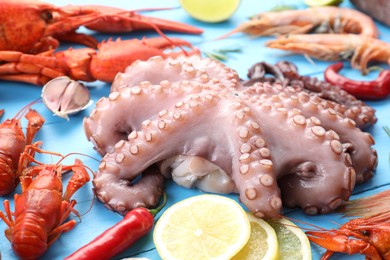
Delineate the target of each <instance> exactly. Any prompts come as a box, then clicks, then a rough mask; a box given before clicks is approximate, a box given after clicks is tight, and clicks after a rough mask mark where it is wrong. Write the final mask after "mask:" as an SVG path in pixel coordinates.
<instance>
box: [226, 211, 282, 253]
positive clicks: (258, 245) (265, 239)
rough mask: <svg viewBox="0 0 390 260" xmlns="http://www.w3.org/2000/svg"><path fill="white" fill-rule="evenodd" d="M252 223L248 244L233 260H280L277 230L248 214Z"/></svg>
mask: <svg viewBox="0 0 390 260" xmlns="http://www.w3.org/2000/svg"><path fill="white" fill-rule="evenodd" d="M247 215H248V219H249V222H250V223H251V235H250V237H249V240H248V242H247V243H246V245H245V246H244V248H242V249H241V251H240V252H238V254H237V255H235V256H234V257H233V258H232V260H242V259H246V260H254V259H263V260H265V259H278V253H279V251H278V239H277V237H276V233H275V230H274V229H273V228H272V227H271V226H270V225H269V224H268V223H267V222H266V221H265V220H263V219H259V218H256V217H255V216H253V214H251V213H247Z"/></svg>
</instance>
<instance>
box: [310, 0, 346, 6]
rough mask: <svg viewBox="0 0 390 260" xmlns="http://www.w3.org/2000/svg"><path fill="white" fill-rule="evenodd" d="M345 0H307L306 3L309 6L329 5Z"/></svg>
mask: <svg viewBox="0 0 390 260" xmlns="http://www.w3.org/2000/svg"><path fill="white" fill-rule="evenodd" d="M342 2H343V0H305V1H304V3H305V4H306V5H308V6H327V5H339V4H341V3H342Z"/></svg>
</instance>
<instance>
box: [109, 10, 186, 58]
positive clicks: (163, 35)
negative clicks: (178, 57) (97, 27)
mask: <svg viewBox="0 0 390 260" xmlns="http://www.w3.org/2000/svg"><path fill="white" fill-rule="evenodd" d="M131 12H133V11H131ZM126 13H128V11H123V12H118V13H117V15H121V14H126ZM122 18H126V19H127V20H129V21H131V22H134V21H136V20H135V19H133V18H131V17H122ZM136 22H138V23H144V24H146V25H149V26H150V27H152V28H153V29H154V30H155V31H156V32H157V33H158V34H159V35H160V36H161V37H163V38H164V39H165V40H167V41H168V42H170V43H171V44H172V45H173V46H176V47H178V48H179V49H180V50H181V51H182V52H183V53H184V55H185V56H188V52H187V51H186V50H185V49H184V48H183V47H182V46H180V45H177V44H176V43H174V42H173V41H172V40H171V39H170V38H169V37H168V36H167V35H166V34H165V33H163V32H162V31H161V30H160V28H158V26H157V25H155V24H154V23H152V22H150V21H148V18H147V17H144V20H137V21H136Z"/></svg>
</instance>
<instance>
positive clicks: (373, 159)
mask: <svg viewBox="0 0 390 260" xmlns="http://www.w3.org/2000/svg"><path fill="white" fill-rule="evenodd" d="M245 92H248V93H252V95H253V94H256V95H260V94H261V93H265V94H267V95H260V97H259V98H260V99H261V102H263V103H264V102H267V103H269V104H271V103H274V102H275V101H276V100H277V101H278V102H280V103H282V104H283V107H284V108H286V109H287V110H292V109H299V110H300V111H301V112H302V114H303V115H304V116H306V117H316V118H318V119H319V120H320V121H321V124H322V126H323V127H324V128H325V129H327V130H333V131H335V132H336V133H337V135H339V137H340V141H341V142H342V143H343V144H344V146H345V149H346V152H348V153H349V154H350V156H351V159H352V165H353V167H354V169H355V172H356V182H357V183H363V182H366V181H368V180H369V179H370V178H371V177H372V176H373V174H374V171H375V169H376V167H377V164H378V161H377V153H376V150H375V149H373V148H372V147H371V146H372V145H374V144H375V141H374V139H373V137H372V136H371V134H369V133H366V132H363V131H361V130H360V129H359V128H357V127H356V123H355V122H354V121H353V120H351V119H350V118H346V117H344V116H343V115H341V114H339V113H337V112H336V111H335V110H334V106H333V104H332V103H331V102H329V101H327V100H323V99H321V98H319V97H317V96H311V95H308V94H307V93H306V92H298V91H296V90H295V89H294V88H292V87H287V88H285V87H282V86H281V85H277V84H274V85H270V84H269V83H263V84H262V83H257V84H255V85H254V86H252V87H248V88H247V89H246V90H245Z"/></svg>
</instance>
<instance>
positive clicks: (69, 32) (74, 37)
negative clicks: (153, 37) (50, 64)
mask: <svg viewBox="0 0 390 260" xmlns="http://www.w3.org/2000/svg"><path fill="white" fill-rule="evenodd" d="M20 14H23V15H20ZM0 24H1V33H0V50H14V51H20V52H23V53H39V52H42V51H47V50H50V49H55V48H57V47H58V45H59V40H64V41H71V42H77V43H81V44H83V45H86V46H89V47H92V48H96V46H97V41H96V39H94V38H93V37H91V36H88V35H85V34H80V33H77V32H76V30H77V29H78V28H79V27H81V26H86V27H88V28H89V29H91V30H96V31H100V32H113V33H115V32H131V31H133V30H144V29H154V30H157V31H158V32H159V30H160V29H161V30H170V31H177V32H182V33H192V34H200V33H202V32H203V31H202V30H201V29H198V28H196V27H193V26H190V25H187V24H183V23H179V22H172V21H168V20H163V19H158V18H152V17H145V16H142V15H140V14H138V13H136V12H135V11H127V10H122V9H119V8H114V7H108V6H72V5H68V6H64V7H57V6H55V5H52V4H49V3H45V2H41V1H37V0H2V1H0Z"/></svg>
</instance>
